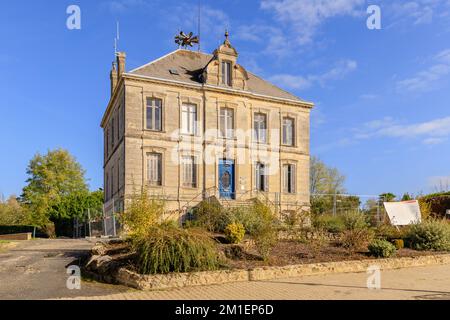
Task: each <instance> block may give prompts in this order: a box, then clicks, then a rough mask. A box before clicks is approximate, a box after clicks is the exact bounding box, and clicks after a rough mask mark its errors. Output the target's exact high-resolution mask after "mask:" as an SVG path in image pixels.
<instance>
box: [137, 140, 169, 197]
mask: <svg viewBox="0 0 450 320" xmlns="http://www.w3.org/2000/svg"><path fill="white" fill-rule="evenodd" d="M166 151H167V150H166V148H159V147H143V148H142V163H143V166H142V185H143V186H147V187H148V188H151V189H161V188H163V187H164V185H165V171H166V170H165V165H164V164H165V161H166ZM150 153H159V154H161V185H160V186H156V185H151V184H149V183H148V181H147V176H148V168H147V155H148V154H150Z"/></svg>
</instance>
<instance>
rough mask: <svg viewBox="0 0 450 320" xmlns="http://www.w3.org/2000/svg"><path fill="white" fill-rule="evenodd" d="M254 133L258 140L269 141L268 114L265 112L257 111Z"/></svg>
mask: <svg viewBox="0 0 450 320" xmlns="http://www.w3.org/2000/svg"><path fill="white" fill-rule="evenodd" d="M253 130H254V135H255V141H256V142H262V143H266V142H267V136H266V132H267V116H266V115H265V114H263V113H256V114H255V119H254V129H253Z"/></svg>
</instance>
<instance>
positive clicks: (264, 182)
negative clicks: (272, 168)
mask: <svg viewBox="0 0 450 320" xmlns="http://www.w3.org/2000/svg"><path fill="white" fill-rule="evenodd" d="M266 170H267V168H266V165H265V164H263V163H261V162H257V163H256V165H255V187H256V190H258V191H268V190H269V185H268V182H269V181H268V176H267V171H266Z"/></svg>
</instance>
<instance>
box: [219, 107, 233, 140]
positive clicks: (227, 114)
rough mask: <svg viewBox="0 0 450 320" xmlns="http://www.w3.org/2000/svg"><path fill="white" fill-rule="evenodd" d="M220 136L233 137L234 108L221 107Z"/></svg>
mask: <svg viewBox="0 0 450 320" xmlns="http://www.w3.org/2000/svg"><path fill="white" fill-rule="evenodd" d="M219 122H220V123H219V126H220V136H221V137H222V138H233V134H234V133H233V132H234V110H233V109H230V108H221V109H220V121H219Z"/></svg>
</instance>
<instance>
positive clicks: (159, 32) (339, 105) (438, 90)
mask: <svg viewBox="0 0 450 320" xmlns="http://www.w3.org/2000/svg"><path fill="white" fill-rule="evenodd" d="M3 2H6V1H4V0H3ZM202 3H203V5H202V7H203V9H202V49H203V51H206V52H212V51H213V49H214V48H215V47H217V45H218V44H220V43H221V42H222V41H223V33H224V29H225V28H228V29H229V31H230V34H231V41H232V43H233V45H234V46H235V47H236V48H237V49H238V51H239V53H240V56H239V62H240V63H241V64H242V65H244V66H245V67H246V68H248V69H249V70H251V71H253V72H254V73H257V74H258V75H260V76H262V77H265V78H267V79H269V80H271V81H273V82H274V83H276V84H278V85H279V86H281V87H283V88H285V89H287V90H289V91H291V92H293V93H294V94H296V95H298V96H299V97H301V98H303V99H305V100H308V101H313V102H315V103H316V105H317V107H316V108H315V110H314V111H313V116H312V132H311V148H312V154H313V155H317V156H319V157H320V158H322V159H323V160H324V161H325V162H326V163H327V164H329V165H332V166H335V167H337V168H339V169H340V170H341V172H342V173H344V174H345V175H346V177H347V182H346V187H347V189H348V191H349V192H350V193H355V194H379V193H381V192H387V191H390V192H394V193H397V194H399V195H400V194H402V193H404V192H410V193H419V192H424V193H427V192H430V191H435V189H436V186H438V185H439V182H442V184H443V185H444V186H445V185H448V184H450V183H449V182H450V161H449V160H450V90H449V89H450V41H449V39H450V0H415V1H387V0H379V1H378V0H375V1H371V2H370V3H368V2H367V1H365V0H338V1H332V0H330V1H325V0H322V1H318V0H317V1H314V0H281V1H275V0H252V1H250V0H248V1H242V0H226V1H225V0H214V1H212V0H202ZM72 4H75V5H78V6H80V8H81V30H68V29H67V28H66V19H67V17H68V15H67V14H66V8H67V7H68V6H69V5H72ZM369 4H376V5H379V6H380V8H381V14H382V16H381V17H382V29H381V30H369V29H368V28H367V27H366V20H367V17H368V14H367V13H366V9H367V7H368V5H369ZM116 20H119V21H120V26H121V35H120V36H121V39H120V43H119V49H120V50H122V51H126V53H127V69H128V70H131V69H132V68H135V67H138V66H140V65H142V64H144V63H147V62H149V61H151V60H153V59H155V58H158V57H159V56H161V55H163V54H166V53H168V52H170V51H172V50H174V49H176V45H175V44H174V43H173V36H174V35H175V33H176V32H177V31H178V30H179V29H182V30H185V31H191V30H192V31H194V32H196V31H197V22H196V21H197V0H194V1H183V2H181V1H173V0H164V1H160V0H155V1H147V0H98V1H89V0H84V1H76V0H71V1H63V0H46V1H44V0H36V1H21V0H17V1H13V2H10V1H8V5H3V6H2V10H0V24H1V28H0V39H1V45H0V68H1V70H2V71H3V72H2V77H1V78H0V96H1V97H2V98H1V102H0V110H1V117H0V134H1V137H2V139H1V150H2V156H1V157H0V168H1V169H0V193H3V194H4V195H5V196H8V195H10V194H20V192H21V189H22V187H23V186H24V184H25V180H26V166H27V164H28V161H29V160H30V159H31V158H32V157H33V155H34V154H35V153H36V152H41V153H45V152H46V151H47V150H48V149H53V148H57V147H63V148H66V149H68V150H69V151H70V152H71V153H72V154H74V155H75V157H76V158H77V160H78V161H79V162H80V163H81V164H82V166H83V167H84V168H85V169H86V170H87V177H88V178H89V179H90V186H91V188H92V189H96V188H98V187H101V186H102V157H103V145H102V143H103V142H102V139H103V136H102V131H101V129H100V126H99V124H100V120H101V117H102V114H103V111H104V109H105V107H106V105H107V102H108V98H109V85H110V84H109V70H110V66H111V62H112V60H113V39H114V36H115V23H116Z"/></svg>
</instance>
